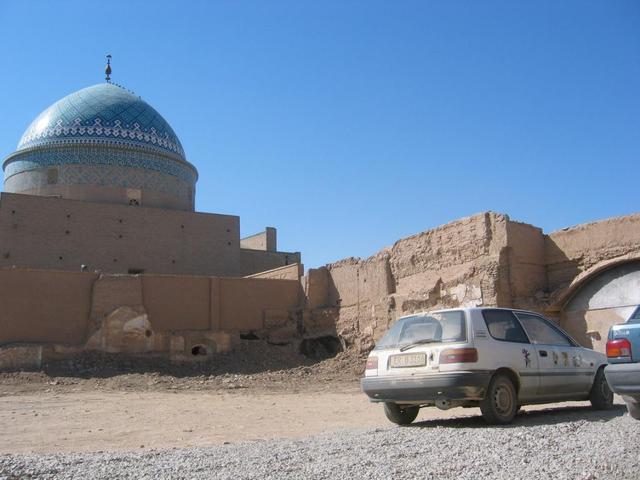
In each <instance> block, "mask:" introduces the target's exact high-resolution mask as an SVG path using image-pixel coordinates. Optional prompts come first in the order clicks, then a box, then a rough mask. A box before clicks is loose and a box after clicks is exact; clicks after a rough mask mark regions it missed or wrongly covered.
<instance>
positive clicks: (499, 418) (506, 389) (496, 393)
mask: <svg viewBox="0 0 640 480" xmlns="http://www.w3.org/2000/svg"><path fill="white" fill-rule="evenodd" d="M480 411H481V412H482V417H483V418H484V420H485V421H486V422H487V423H489V424H492V425H502V424H505V423H511V421H512V420H513V417H515V416H516V412H517V411H518V394H517V393H516V387H515V386H514V385H513V382H512V381H511V379H510V378H509V377H508V376H507V375H503V374H501V373H499V374H497V375H494V377H493V378H492V379H491V382H489V387H488V388H487V391H486V393H485V396H484V398H483V399H482V401H481V402H480Z"/></svg>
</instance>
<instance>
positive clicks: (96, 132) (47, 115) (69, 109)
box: [18, 83, 185, 159]
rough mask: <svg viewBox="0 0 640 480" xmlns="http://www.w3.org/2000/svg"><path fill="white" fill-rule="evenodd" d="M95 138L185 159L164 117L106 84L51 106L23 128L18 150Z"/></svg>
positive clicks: (65, 98)
mask: <svg viewBox="0 0 640 480" xmlns="http://www.w3.org/2000/svg"><path fill="white" fill-rule="evenodd" d="M95 139H102V140H104V141H106V142H111V141H113V142H115V143H116V144H129V145H144V146H146V147H149V148H154V149H158V150H161V151H164V152H170V153H172V154H174V155H178V156H179V157H181V158H182V159H184V158H185V155H184V150H183V148H182V145H181V144H180V140H178V137H177V136H176V134H175V132H174V131H173V129H172V128H171V126H169V124H168V123H167V122H166V120H165V119H164V118H162V116H161V115H160V114H159V113H158V112H157V111H156V110H155V109H154V108H153V107H152V106H151V105H149V104H148V103H146V102H145V101H144V100H142V99H141V98H140V97H136V96H135V95H133V94H131V93H129V92H128V91H127V90H125V89H124V88H122V87H119V86H116V85H113V84H110V83H103V84H99V85H94V86H92V87H88V88H84V89H82V90H79V91H77V92H75V93H72V94H70V95H67V96H66V97H64V98H63V99H61V100H59V101H57V102H56V103H54V104H53V105H51V106H50V107H49V108H47V109H46V110H45V111H44V112H42V113H41V114H40V115H38V117H37V118H36V119H35V120H34V121H33V122H32V123H31V125H30V126H29V127H28V128H27V130H26V131H25V133H24V134H23V136H22V138H21V139H20V142H19V143H18V150H22V149H25V148H29V147H34V146H42V145H57V144H60V142H64V143H83V142H86V141H91V140H95Z"/></svg>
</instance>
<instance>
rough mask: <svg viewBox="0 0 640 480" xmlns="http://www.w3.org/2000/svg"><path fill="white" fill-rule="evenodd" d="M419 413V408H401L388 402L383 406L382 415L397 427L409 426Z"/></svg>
mask: <svg viewBox="0 0 640 480" xmlns="http://www.w3.org/2000/svg"><path fill="white" fill-rule="evenodd" d="M419 411H420V407H401V406H400V405H398V404H395V403H390V402H387V403H385V404H384V414H385V415H386V416H387V418H388V419H389V420H390V421H392V422H393V423H395V424H397V425H409V424H410V423H411V422H413V421H414V420H415V419H416V417H417V416H418V412H419Z"/></svg>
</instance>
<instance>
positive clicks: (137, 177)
mask: <svg viewBox="0 0 640 480" xmlns="http://www.w3.org/2000/svg"><path fill="white" fill-rule="evenodd" d="M47 171H48V167H45V168H39V169H36V170H30V171H28V172H22V174H17V175H13V176H11V177H9V178H7V179H6V181H5V184H4V188H5V191H7V192H17V193H19V192H24V191H27V190H32V189H35V188H38V187H44V186H49V182H48V174H47ZM56 185H101V186H107V187H122V188H140V189H143V190H153V191H156V192H160V193H163V194H166V195H171V196H173V197H176V198H180V199H182V200H185V201H186V202H189V203H191V201H192V196H193V188H192V186H191V184H190V183H188V182H185V181H183V180H180V179H178V178H176V177H169V176H167V175H165V174H163V173H159V172H149V171H143V170H138V169H135V168H128V167H120V166H112V165H109V166H96V165H61V166H60V167H59V168H58V177H57V181H56Z"/></svg>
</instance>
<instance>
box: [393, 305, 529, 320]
mask: <svg viewBox="0 0 640 480" xmlns="http://www.w3.org/2000/svg"><path fill="white" fill-rule="evenodd" d="M484 310H505V311H507V312H526V313H532V314H534V315H540V314H539V313H536V312H532V311H529V310H523V309H521V308H506V307H457V308H440V309H437V310H423V311H420V312H414V313H409V314H407V315H403V316H401V317H398V320H401V319H403V318H407V317H415V316H420V315H427V314H430V313H444V312H459V311H464V312H473V311H484Z"/></svg>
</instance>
